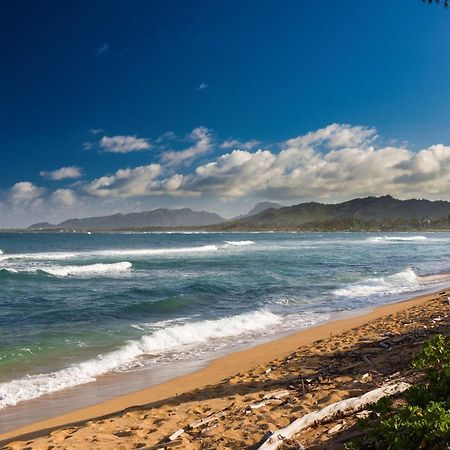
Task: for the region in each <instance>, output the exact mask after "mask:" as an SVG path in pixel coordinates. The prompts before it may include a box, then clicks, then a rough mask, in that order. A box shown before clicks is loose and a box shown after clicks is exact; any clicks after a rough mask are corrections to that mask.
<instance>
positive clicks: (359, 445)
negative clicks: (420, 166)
mask: <svg viewBox="0 0 450 450" xmlns="http://www.w3.org/2000/svg"><path fill="white" fill-rule="evenodd" d="M412 367H413V368H415V369H417V370H420V371H422V372H423V373H424V374H425V376H426V383H424V384H418V385H415V386H412V387H411V388H410V389H408V391H406V392H405V394H404V398H403V400H402V402H401V404H400V405H399V404H398V402H394V401H393V399H392V398H389V397H385V398H382V399H380V400H379V401H378V402H377V403H375V404H373V405H371V407H370V416H369V417H368V418H367V419H364V420H361V421H360V422H359V425H360V426H361V427H362V428H363V429H364V430H365V431H366V432H367V434H366V435H365V436H364V437H363V438H361V439H359V440H358V441H353V442H351V443H349V444H347V445H346V449H347V450H356V449H367V450H369V449H370V450H387V449H389V450H412V449H429V450H449V449H450V336H444V335H437V336H435V337H434V338H433V339H431V340H430V341H429V342H427V343H426V344H425V345H424V347H423V349H422V351H421V352H420V353H419V354H418V355H417V356H416V357H415V358H414V359H413V361H412Z"/></svg>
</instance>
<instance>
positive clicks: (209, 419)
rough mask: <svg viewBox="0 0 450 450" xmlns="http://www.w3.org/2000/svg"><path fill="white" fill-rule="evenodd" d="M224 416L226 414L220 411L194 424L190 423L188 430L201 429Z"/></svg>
mask: <svg viewBox="0 0 450 450" xmlns="http://www.w3.org/2000/svg"><path fill="white" fill-rule="evenodd" d="M226 414H227V413H226V412H224V411H220V412H218V413H215V414H211V415H210V416H208V417H205V418H204V419H200V420H196V421H195V422H192V423H190V424H189V428H192V429H194V428H198V427H202V426H203V425H206V424H208V423H210V422H213V421H214V420H218V419H220V418H221V417H223V416H226Z"/></svg>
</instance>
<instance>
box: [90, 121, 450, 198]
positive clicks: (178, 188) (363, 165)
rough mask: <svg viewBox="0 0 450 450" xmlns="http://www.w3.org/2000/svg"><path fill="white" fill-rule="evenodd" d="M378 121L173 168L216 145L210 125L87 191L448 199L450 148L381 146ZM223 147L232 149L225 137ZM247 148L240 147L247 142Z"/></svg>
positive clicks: (106, 194) (331, 127)
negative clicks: (184, 169)
mask: <svg viewBox="0 0 450 450" xmlns="http://www.w3.org/2000/svg"><path fill="white" fill-rule="evenodd" d="M376 138H377V134H376V130H375V129H374V128H368V127H362V126H351V125H347V124H332V125H329V126H327V127H325V128H322V129H319V130H316V131H313V132H310V133H307V134H304V135H301V136H297V137H295V138H292V139H289V140H287V141H285V142H281V143H279V145H278V151H274V150H266V149H263V148H261V149H258V150H256V151H252V150H251V149H250V148H251V147H253V145H252V146H250V145H249V147H250V148H249V149H247V150H245V149H235V150H232V151H230V152H228V153H225V154H222V155H221V156H218V157H217V158H215V159H213V160H211V161H209V162H207V163H205V164H201V165H199V166H197V167H196V168H194V169H193V170H191V171H190V172H188V173H173V167H174V166H177V165H180V164H182V163H186V162H187V161H192V160H193V159H194V158H196V157H198V156H199V155H203V154H206V153H208V152H210V151H211V150H212V148H213V141H212V138H211V132H210V130H208V129H206V128H203V127H200V128H197V129H195V130H194V131H193V132H192V134H191V139H193V140H195V143H194V145H192V146H191V147H189V148H188V149H186V150H182V151H179V152H166V153H164V154H163V157H162V162H161V163H160V164H150V165H147V166H141V167H137V168H134V169H123V170H119V171H117V172H116V173H115V174H114V175H112V176H107V177H102V178H99V179H97V180H94V181H92V182H91V183H90V184H89V186H88V188H87V191H88V192H89V193H90V194H92V195H95V196H101V197H114V196H117V197H133V196H152V195H161V194H167V195H170V196H180V197H183V196H185V197H192V196H202V195H207V196H213V197H214V196H215V197H217V198H223V199H239V198H243V197H248V196H258V197H264V198H270V199H278V200H292V201H294V202H295V201H296V200H298V201H299V202H300V201H304V200H311V199H315V200H325V201H331V202H333V201H339V200H343V199H348V198H351V197H356V196H361V195H383V194H388V193H389V194H393V195H397V196H400V197H406V196H420V197H427V196H428V197H434V198H449V192H450V174H449V173H448V170H447V167H448V166H449V164H450V147H447V146H444V145H433V146H431V147H428V148H426V149H423V150H421V151H419V152H413V151H411V150H408V149H407V148H403V147H394V146H381V147H377V146H376V145H375V142H376ZM225 143H226V145H225V146H223V144H224V143H222V144H220V145H219V147H221V148H227V147H229V148H233V147H234V146H235V144H236V142H230V140H229V141H225ZM241 147H242V146H241Z"/></svg>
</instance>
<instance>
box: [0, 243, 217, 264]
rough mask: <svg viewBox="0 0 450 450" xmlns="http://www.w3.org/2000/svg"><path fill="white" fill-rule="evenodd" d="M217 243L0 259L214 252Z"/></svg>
mask: <svg viewBox="0 0 450 450" xmlns="http://www.w3.org/2000/svg"><path fill="white" fill-rule="evenodd" d="M217 249H218V247H217V245H202V246H200V247H179V248H176V247H175V248H142V249H117V250H116V249H112V250H98V251H82V252H49V253H9V254H2V255H1V257H0V260H3V261H5V260H17V259H26V260H63V259H75V258H88V257H102V256H103V257H112V258H113V257H122V256H159V255H176V254H189V253H203V252H214V251H216V250H217Z"/></svg>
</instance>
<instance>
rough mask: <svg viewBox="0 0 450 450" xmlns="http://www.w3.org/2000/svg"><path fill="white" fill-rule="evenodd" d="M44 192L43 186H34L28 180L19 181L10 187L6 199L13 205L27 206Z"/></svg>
mask: <svg viewBox="0 0 450 450" xmlns="http://www.w3.org/2000/svg"><path fill="white" fill-rule="evenodd" d="M44 192H45V189H44V188H40V187H38V186H35V185H34V184H33V183H30V182H29V181H20V182H19V183H16V184H15V185H14V186H13V187H12V188H11V189H10V191H9V195H8V200H9V203H10V204H11V205H12V206H13V207H17V206H28V205H30V204H32V203H34V202H35V201H36V200H39V199H40V197H41V196H42V195H43V194H44Z"/></svg>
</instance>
